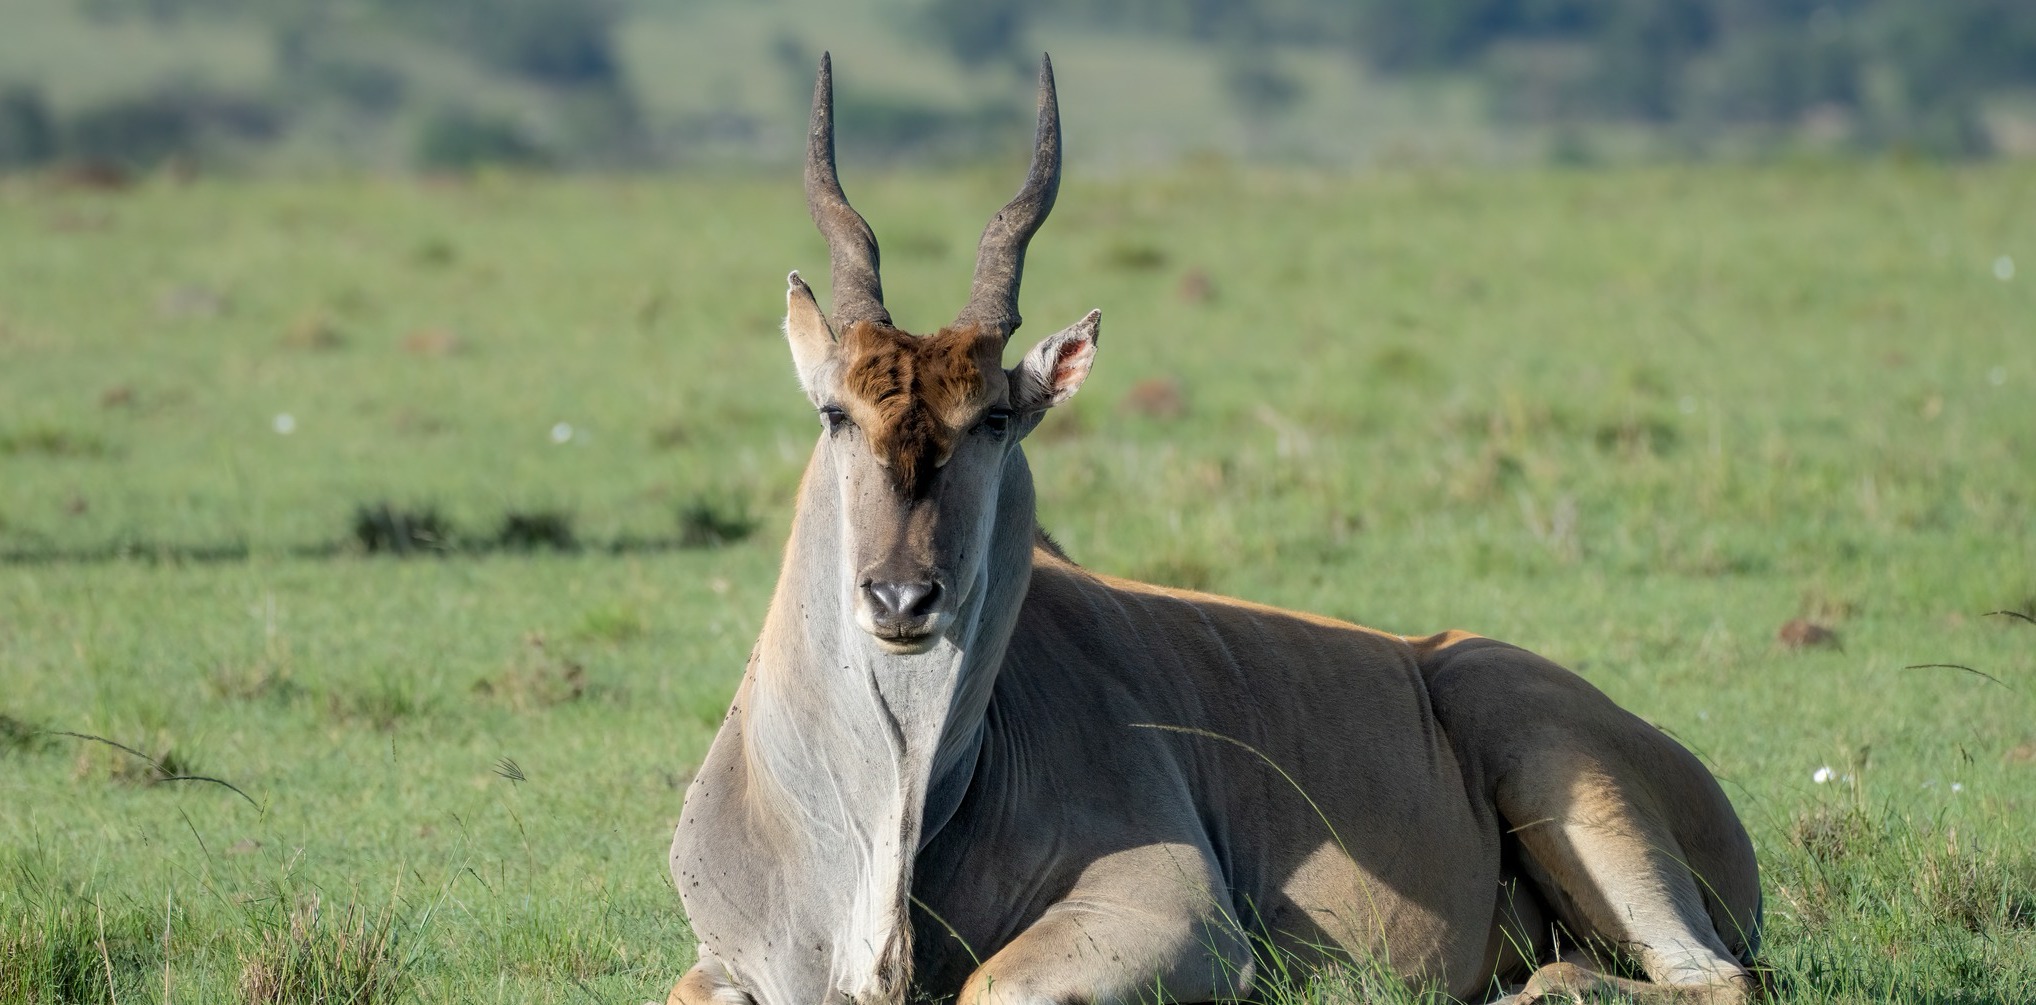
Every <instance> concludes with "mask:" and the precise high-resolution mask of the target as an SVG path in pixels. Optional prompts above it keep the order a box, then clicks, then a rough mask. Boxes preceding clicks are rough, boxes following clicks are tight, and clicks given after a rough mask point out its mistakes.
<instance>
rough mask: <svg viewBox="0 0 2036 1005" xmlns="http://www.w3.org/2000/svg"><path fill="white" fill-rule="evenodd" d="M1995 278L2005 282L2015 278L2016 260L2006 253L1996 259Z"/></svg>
mask: <svg viewBox="0 0 2036 1005" xmlns="http://www.w3.org/2000/svg"><path fill="white" fill-rule="evenodd" d="M1994 278H1995V279H1998V280H2000V281H2001V282H2004V283H2005V282H2007V281H2008V280H2010V279H2013V278H2015V260H2014V259H2012V258H2009V257H2008V256H2006V255H2002V256H2001V257H1999V258H1996V259H1994Z"/></svg>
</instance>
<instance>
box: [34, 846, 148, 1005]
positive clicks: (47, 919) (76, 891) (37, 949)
mask: <svg viewBox="0 0 2036 1005" xmlns="http://www.w3.org/2000/svg"><path fill="white" fill-rule="evenodd" d="M6 866H7V868H6V869H5V875H6V877H7V879H8V880H10V881H11V883H10V886H9V887H6V888H0V1005H17V1003H20V1005H27V1003H31V1002H110V1001H113V1000H115V998H116V995H117V994H118V992H121V991H128V992H130V993H132V992H136V991H139V990H140V987H141V986H142V984H143V983H144V982H145V980H146V978H147V975H148V974H149V973H151V972H152V971H154V970H155V969H156V968H157V967H158V966H159V964H160V962H161V953H160V951H159V948H158V947H159V945H160V938H161V919H160V918H159V917H156V916H154V915H153V914H152V912H149V911H147V910H144V909H140V908H137V907H135V906H134V905H132V904H129V903H127V902H125V901H121V900H118V899H111V900H109V899H108V898H107V897H105V896H104V895H101V894H92V893H88V892H86V891H85V890H84V889H83V888H82V887H81V886H79V885H78V884H75V883H68V882H61V881H59V880H56V879H54V878H52V877H50V876H49V875H48V873H47V872H46V871H45V870H43V869H41V868H38V867H37V865H36V864H35V862H34V861H33V860H27V861H17V862H10V863H6Z"/></svg>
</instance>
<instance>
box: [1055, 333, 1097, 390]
mask: <svg viewBox="0 0 2036 1005" xmlns="http://www.w3.org/2000/svg"><path fill="white" fill-rule="evenodd" d="M1091 349H1092V346H1090V344H1089V340H1088V339H1085V338H1074V339H1068V340H1067V341H1066V342H1063V343H1061V345H1060V349H1059V351H1058V352H1057V353H1056V354H1055V356H1054V360H1053V386H1054V387H1055V388H1056V389H1058V388H1061V387H1065V386H1066V385H1067V383H1068V382H1069V381H1072V380H1074V379H1075V378H1077V377H1080V376H1081V375H1082V371H1083V370H1086V369H1087V366H1086V365H1084V364H1085V358H1086V357H1087V356H1088V355H1089V352H1090V350H1091Z"/></svg>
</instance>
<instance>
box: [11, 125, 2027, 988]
mask: <svg viewBox="0 0 2036 1005" xmlns="http://www.w3.org/2000/svg"><path fill="white" fill-rule="evenodd" d="M852 173H853V172H852ZM1008 174H1009V172H1001V173H996V174H984V175H975V174H960V175H943V176H919V175H897V176H887V177H879V178H871V177H868V176H866V175H857V176H854V177H851V178H850V179H849V187H850V190H851V193H852V194H853V195H854V197H855V198H856V201H857V204H858V205H859V206H860V207H861V208H862V209H863V211H864V212H865V213H866V214H868V215H869V217H870V219H871V220H872V222H873V223H874V224H875V226H876V229H877V232H878V235H879V237H880V238H881V239H882V240H883V242H884V248H885V267H886V271H885V278H886V280H887V283H886V287H887V289H888V290H889V291H890V292H891V299H892V301H893V307H894V309H895V313H896V314H897V315H898V317H899V319H900V321H901V322H902V323H904V324H906V325H907V326H911V327H920V328H930V327H933V326H936V325H938V324H939V323H942V322H943V321H945V320H946V319H947V318H948V317H950V316H951V315H952V311H953V310H954V309H955V308H956V307H958V306H959V304H960V302H961V300H962V298H963V296H964V295H965V290H966V286H967V277H968V272H969V268H970V264H971V263H970V251H971V249H972V247H973V241H974V236H975V233H976V231H977V229H978V228H979V227H980V226H981V223H982V220H983V219H984V217H985V216H986V215H987V214H988V212H989V211H990V210H991V208H993V207H994V206H996V205H998V204H999V203H1000V202H1001V200H1002V199H1003V198H1004V197H1005V196H1007V195H1008V188H1009V186H1010V185H1011V184H1012V183H1013V181H1014V178H1013V177H1007V175H1008ZM2030 220H2036V167H2031V166H2028V165H2002V166H1998V167H1992V168H1985V169H1969V170H1958V171H1950V170H1938V169H1926V168H1918V167H1907V166H1901V165H1895V164H1882V165H1874V166H1856V167H1843V168H1840V167H1820V166H1799V167H1793V168H1779V169H1770V170H1760V171H1752V170H1748V171H1738V170H1716V169H1712V170H1699V169H1675V170H1658V171H1644V172H1619V173H1575V174H1524V173H1523V174H1468V175H1458V174H1449V173H1442V174H1435V175H1422V176H1416V175H1412V174H1391V173H1388V174H1380V175H1368V176H1362V177H1357V178H1328V177H1320V176H1311V175H1292V174H1254V173H1231V172H1223V171H1215V170H1212V171H1210V172H1208V173H1194V172H1186V173H1179V174H1174V175H1169V176H1165V177H1161V178H1157V179H1137V180H1130V179H1126V180H1121V181H1108V182H1101V183H1098V182H1084V181H1082V180H1081V179H1074V180H1072V181H1071V182H1070V184H1069V185H1068V187H1067V188H1066V189H1065V190H1064V191H1063V192H1062V195H1061V199H1060V207H1059V209H1058V211H1057V213H1056V215H1055V217H1054V219H1053V220H1052V221H1051V222H1050V223H1049V224H1048V225H1047V227H1046V229H1045V230H1044V231H1043V232H1042V234H1041V236H1040V238H1039V240H1038V241H1037V242H1036V243H1035V246H1034V253H1033V257H1032V259H1031V262H1030V263H1029V264H1030V266H1031V267H1030V269H1029V270H1028V273H1027V280H1028V283H1027V295H1026V300H1025V313H1026V316H1027V317H1028V318H1030V319H1031V320H1032V324H1031V325H1030V326H1028V328H1027V330H1026V331H1025V332H1023V333H1021V334H1020V336H1019V339H1020V340H1021V341H1028V340H1029V339H1030V338H1036V337H1038V336H1039V335H1043V334H1045V333H1047V332H1050V331H1052V330H1053V329H1054V328H1055V327H1058V326H1059V325H1060V324H1063V323H1066V322H1067V321H1071V320H1073V319H1074V318H1076V317H1078V316H1079V315H1080V313H1081V312H1082V311H1083V310H1086V309H1087V308H1089V307H1092V306H1100V307H1101V308H1102V309H1103V311H1104V332H1105V337H1104V339H1103V345H1102V353H1101V357H1100V359H1099V365H1098V368H1097V371H1096V374H1095V377H1094V378H1093V379H1092V380H1091V381H1090V382H1089V384H1088V387H1087V389H1086V390H1085V391H1084V392H1083V393H1082V395H1081V396H1080V397H1079V398H1078V399H1076V401H1075V402H1074V403H1072V405H1071V406H1069V408H1067V409H1063V410H1062V412H1063V413H1065V414H1056V415H1055V416H1053V417H1052V418H1051V419H1050V420H1049V421H1048V423H1047V425H1046V426H1045V427H1043V428H1042V429H1041V430H1040V431H1039V432H1038V433H1037V434H1036V435H1035V437H1034V439H1033V440H1032V441H1031V442H1030V443H1029V452H1030V456H1031V458H1032V464H1033V468H1034V470H1035V472H1036V473H1037V475H1038V478H1039V483H1040V494H1041V516H1042V519H1043V521H1044V522H1045V523H1046V525H1047V526H1048V527H1049V528H1050V529H1051V530H1052V531H1053V532H1054V533H1055V534H1056V536H1057V537H1059V539H1060V540H1061V541H1062V542H1063V543H1064V544H1065V545H1066V546H1067V548H1068V549H1069V551H1070V552H1071V553H1072V554H1073V555H1074V556H1075V557H1076V558H1077V559H1078V560H1080V561H1082V562H1084V563H1085V564H1088V565H1091V566H1093V567H1095V568H1098V569H1101V570H1104V571H1109V572H1115V573H1122V574H1130V575H1136V576H1142V577H1147V578H1153V579H1157V580H1162V581H1167V582H1171V583H1176V584H1183V585H1191V586H1200V587H1206V588H1211V589H1215V590H1219V591H1222V592H1227V593H1234V594H1238V595H1242V596H1245V597H1249V598H1252V599H1256V600H1261V601H1266V602H1271V603H1276V604H1282V605H1289V606H1295V607H1302V608H1308V609H1312V610H1317V611H1322V612H1325V613H1329V614H1334V615H1338V616H1343V617H1349V618H1353V619H1356V620H1360V621H1363V622H1365V623H1367V624H1372V625H1376V626H1379V627H1383V628H1387V629H1391V630H1395V631H1404V632H1427V631H1433V630H1438V629H1441V628H1444V627H1451V626H1460V627H1465V628H1470V629H1472V630H1476V631H1480V632H1484V633H1487V634H1492V635H1496V636H1499V637H1502V638H1506V639H1508V640H1510V641H1514V642H1518V643H1520V644H1522V645H1526V646H1528V647H1530V648H1533V649H1536V650H1538V651H1540V652H1543V653H1546V654H1548V655H1550V656H1552V657H1554V658H1556V659H1558V660H1561V661H1563V662H1565V663H1567V664H1568V665H1570V666H1572V667H1574V668H1576V669H1578V670H1579V671H1580V672H1582V673H1583V674H1584V675H1585V676H1587V677H1589V678H1590V679H1591V680H1592V681H1593V682H1595V683H1596V684H1598V685H1599V686H1600V687H1602V688H1604V689H1605V690H1606V691H1607V692H1609V693H1610V694H1612V695H1613V696H1614V697H1615V698H1617V699H1619V700H1620V701H1622V702H1623V703H1625V704H1626V705H1628V706H1629V707H1631V708H1633V709H1634V710H1636V711H1637V712H1639V713H1640V714H1642V715H1644V716H1645V717H1647V718H1648V719H1650V720H1651V721H1653V722H1656V723H1658V724H1660V725H1662V726H1664V727H1666V728H1668V729H1670V730H1672V731H1673V732H1674V733H1675V735H1676V736H1678V737H1680V738H1681V739H1682V740H1683V741H1684V742H1686V743H1687V744H1688V745H1689V746H1690V747H1691V748H1692V749H1694V750H1696V751H1697V752H1699V754H1700V755H1701V756H1702V757H1703V758H1704V759H1705V760H1706V761H1707V762H1708V763H1709V764H1710V765H1711V767H1712V768H1713V770H1715V771H1716V772H1717V773H1718V775H1719V776H1720V777H1721V778H1723V779H1724V780H1725V783H1726V787H1727V790H1728V792H1729V793H1730V794H1731V796H1732V798H1733V800H1734V801H1735V803H1736V804H1737V806H1738V808H1739V810H1740V812H1741V814H1742V815H1743V816H1744V817H1745V819H1746V820H1747V822H1748V824H1749V827H1750V828H1751V830H1752V831H1753V834H1754V837H1755V840H1756V842H1757V844H1758V846H1759V849H1760V853H1761V859H1762V864H1763V867H1764V870H1765V872H1764V876H1765V888H1766V904H1767V919H1768V937H1767V944H1766V949H1765V953H1764V957H1765V962H1766V963H1767V964H1768V965H1769V966H1770V967H1771V968H1772V971H1773V973H1772V975H1771V976H1772V979H1773V982H1774V984H1775V986H1776V988H1777V992H1778V998H1779V1000H1782V1001H1789V1002H1870V1001H1908V1002H1927V1003H1953V1002H1957V1003H2001V1005H2007V1003H2027V1002H2030V1001H2032V1000H2036V624H2027V623H2023V622H2022V621H2020V620H2018V619H2016V618H2015V617H2013V616H2010V615H1989V614H1988V612H1992V611H2000V610H2013V611H2020V612H2022V613H2024V614H2036V610H2032V605H2036V519H2032V514H2036V461H2032V458H2036V338H2032V335H2036V325H2032V319H2036V229H2032V228H2031V227H2030V226H2029V225H2028V221H2030ZM2014 263H2019V268H2020V272H2019V274H2017V273H2016V272H2015V264H2014ZM825 265H826V263H825V258H824V251H823V249H822V247H821V244H820V241H819V239H818V237H817V236H815V235H814V234H813V233H812V231H811V227H810V225H809V224H808V223H807V222H806V220H805V218H804V209H803V206H802V205H801V200H800V198H799V194H798V189H797V185H796V181H795V180H794V179H793V178H791V177H789V176H787V177H779V178H769V179H763V180H755V181H750V180H733V179H729V180H720V181H716V180H709V179H695V180H688V181H676V180H615V179H608V180H595V179H587V180H578V181H538V180H523V179H515V178H499V177H483V178H481V179H479V180H476V181H473V182H470V183H465V184H449V183H439V184H424V183H409V182H374V181H359V182H348V183H322V184H317V185H291V184H280V183H278V184H264V185H259V186H245V185H235V184H229V183H224V182H200V183H198V184H195V185H190V186H183V187H179V186H175V185H172V184H169V183H166V182H165V183H151V184H147V185H143V186H141V187H139V188H136V189H133V190H129V191H126V192H122V193H115V194H86V193H64V192H58V191H55V190H52V189H50V188H48V187H46V186H44V185H42V184H40V183H37V182H31V181H19V182H14V183H9V184H8V185H6V186H4V187H0V1002H6V1003H12V1002H22V1001H102V1000H105V1001H112V1000H115V999H116V997H117V1000H118V1001H119V1002H127V1003H132V1002H140V1001H161V1000H176V1001H219V1000H236V999H238V1000H247V1001H252V1002H264V1003H266V1002H285V1001H308V1000H329V1001H349V1000H350V1001H358V1002H370V1001H380V1000H421V1001H559V1002H569V1001H572V1002H577V1001H603V1002H607V1001H615V1002H625V1001H626V1002H633V1001H639V1000H642V999H643V998H646V997H654V998H660V999H661V998H662V996H663V992H664V989H665V988H666V987H668V986H669V982H670V981H671V980H672V978H673V977H674V976H676V975H677V974H678V973H679V972H680V971H681V970H682V969H683V968H684V967H685V966H687V965H688V964H689V962H690V958H691V953H692V949H691V944H690V938H689V936H688V934H687V930H686V927H685V923H684V920H683V918H682V916H681V914H680V912H679V908H678V903H677V898H676V897H675V896H673V894H672V892H671V890H670V887H669V882H668V879H667V877H666V873H665V864H664V849H665V846H666V844H667V842H668V840H669V835H670V829H671V827H672V825H673V823H674V821H675V818H676V815H677V812H678V807H679V800H680V796H681V792H682V790H683V785H684V783H685V781H686V780H687V778H688V777H689V772H690V771H691V770H692V768H693V766H694V765H696V764H697V763H698V760H699V758H700V757H701V756H702V754H703V753H704V751H705V749H706V745H707V742H708V739H709V737H710V736H711V735H712V732H713V729H714V728H715V726H716V725H717V723H718V721H719V719H720V716H721V712H722V709H723V707H724V705H725V702H726V701H727V698H728V695H729V694H730V692H731V691H732V689H733V687H734V684H735V681H736V678H737V676H738V674H739V672H740V669H741V666H742V664H743V660H744V657H745V654H746V653H747V651H748V647H749V645H750V643H751V641H752V640H753V638H754V634H755V632H756V630H757V627H758V625H759V623H760V621H761V618H762V615H763V607H764V603H765V600H766V598H767V596H768V594H769V591H770V588H771V584H772V580H773V577H774V574H775V564H776V558H777V556H776V550H777V548H778V545H779V542H780V541H781V540H782V536H783V533H784V530H785V527H786V524H787V520H788V519H789V512H788V509H787V507H788V505H789V499H790V496H791V492H792V489H793V487H794V485H795V482H796V479H797V476H798V472H799V470H800V467H801V465H802V463H803V459H804V456H805V453H806V450H807V449H808V447H809V444H810V441H811V440H812V438H813V435H814V433H813V428H814V424H813V421H812V418H811V416H810V414H809V413H808V410H807V407H806V405H805V402H804V399H803V398H802V397H801V396H800V394H799V393H798V391H797V389H796V387H795V384H794V381H793V378H792V374H791V367H790V365H789V361H788V359H787V357H786V353H785V350H784V347H783V344H782V339H781V338H780V337H779V335H778V334H777V330H776V326H777V314H778V312H779V311H780V310H781V308H782V292H781V291H782V289H783V285H782V277H783V275H784V273H785V271H786V270H788V269H790V268H795V267H796V268H799V269H801V270H802V271H803V273H804V274H805V275H806V276H808V277H809V278H811V279H813V280H814V281H816V283H818V282H819V281H820V280H822V279H824V277H825V275H826V267H825ZM2003 277H2005V278H2003ZM823 297H824V290H823ZM285 416H287V419H285V418H284V417H285ZM382 506H387V507H389V508H388V509H386V510H384V509H381V508H379V507H382ZM406 515H407V516H408V517H409V523H408V524H405V523H404V522H403V520H402V519H400V518H401V517H404V516H406ZM512 517H514V518H516V520H519V521H520V522H515V521H512V519H511V518H512ZM420 524H422V525H424V530H425V531H427V532H428V533H412V532H411V531H414V530H415V528H416V527H417V526H418V525H420ZM406 526H407V527H409V528H411V531H406V530H404V527H406ZM391 528H394V529H393V530H392V529H391ZM518 528H521V530H519V529H518ZM533 528H535V529H534V530H533ZM392 543H394V544H403V543H409V544H413V545H415V546H416V548H417V551H415V552H412V553H411V554H410V555H409V556H408V557H402V556H397V555H390V554H385V553H383V552H384V551H386V550H387V546H389V545H391V544H392ZM371 546H380V547H381V548H382V550H381V551H377V550H372V549H371ZM1796 617H1803V618H1807V619H1810V620H1813V621H1815V622H1817V623H1819V624H1822V625H1825V626H1828V627H1829V628H1831V629H1832V630H1833V631H1835V633H1836V636H1837V641H1838V643H1839V645H1837V646H1819V647H1810V648H1805V649H1800V650H1795V649H1789V648H1785V647H1783V646H1781V645H1779V644H1778V643H1777V642H1776V641H1775V636H1776V631H1777V629H1778V628H1779V627H1780V626H1782V624H1783V623H1784V622H1786V621H1788V620H1790V619H1792V618H1796ZM1927 663H1942V664H1961V665H1963V666H1965V667H1968V668H1970V669H1971V671H1972V672H1967V671H1964V670H1959V669H1949V668H1922V669H1906V668H1907V667H1911V666H1913V665H1916V664H1927ZM56 731H69V732H72V733H81V734H89V735H91V736H95V737H102V738H105V739H109V740H114V741H118V742H119V743H122V744H125V745H127V746H129V747H133V748H135V749H136V750H137V751H139V752H140V754H141V755H144V756H137V755H136V754H130V753H125V752H122V751H120V750H117V749H115V748H113V747H111V746H108V745H107V744H105V743H102V742H99V741H97V740H92V739H85V738H81V737H77V736H69V735H62V733H60V732H56ZM1827 766H1828V767H1829V768H1830V769H1831V770H1830V773H1829V778H1830V780H1829V781H1827V782H1822V783H1820V782H1818V781H1816V780H1814V779H1813V773H1815V772H1817V771H1818V769H1820V768H1823V767H1827ZM193 775H197V776H206V777H210V778H216V779H219V780H222V781H224V782H228V783H231V785H232V786H234V787H235V788H236V789H237V790H238V791H237V792H236V791H233V790H229V789H228V788H226V787H224V786H222V785H219V784H213V783H211V782H206V781H199V780H182V781H167V780H164V779H166V778H175V777H183V776H193ZM243 795H244V796H245V797H246V798H243ZM109 981H110V985H111V986H110V987H109ZM321 992H326V993H329V994H331V995H332V997H327V998H322V999H321V998H316V995H317V994H318V993H321Z"/></svg>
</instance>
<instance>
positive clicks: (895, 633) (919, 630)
mask: <svg viewBox="0 0 2036 1005" xmlns="http://www.w3.org/2000/svg"><path fill="white" fill-rule="evenodd" d="M870 635H871V636H872V637H874V638H875V639H876V640H877V645H879V646H882V647H883V648H884V651H885V652H888V653H891V654H893V655H896V656H917V655H919V654H920V653H923V652H926V651H927V650H929V649H932V648H933V644H934V643H935V642H938V641H940V633H939V632H938V631H936V630H935V629H934V626H933V625H932V624H931V623H928V624H924V625H911V626H905V625H900V626H897V627H895V628H893V627H886V628H879V629H877V630H876V631H873V632H871V633H870Z"/></svg>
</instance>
